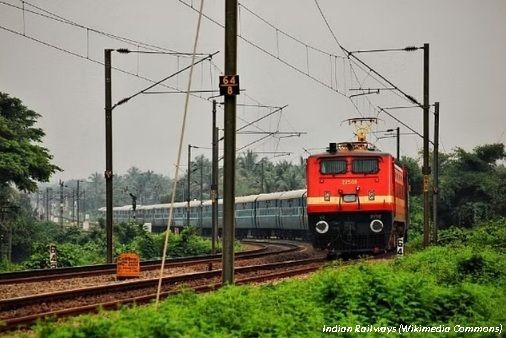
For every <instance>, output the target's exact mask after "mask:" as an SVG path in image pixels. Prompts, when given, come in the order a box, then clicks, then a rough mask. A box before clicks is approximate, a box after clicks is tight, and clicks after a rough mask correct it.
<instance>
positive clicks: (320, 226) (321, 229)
mask: <svg viewBox="0 0 506 338" xmlns="http://www.w3.org/2000/svg"><path fill="white" fill-rule="evenodd" d="M315 229H316V232H317V233H319V234H322V235H323V234H324V233H326V232H327V231H329V224H328V223H327V222H325V221H319V222H318V223H316V225H315Z"/></svg>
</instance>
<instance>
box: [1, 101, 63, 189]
mask: <svg viewBox="0 0 506 338" xmlns="http://www.w3.org/2000/svg"><path fill="white" fill-rule="evenodd" d="M39 117H40V115H39V114H37V113H35V112H34V111H32V110H29V109H28V108H27V107H25V106H24V105H23V104H22V102H21V100H19V99H16V98H11V97H9V95H8V94H5V93H1V92H0V185H8V184H9V183H14V184H15V185H16V186H17V187H18V189H20V190H23V191H36V190H37V184H36V181H42V182H44V181H47V180H48V179H49V177H50V176H51V174H53V173H54V172H56V171H58V170H61V169H60V168H58V167H57V166H55V165H53V164H51V163H50V160H51V159H52V156H51V155H50V154H49V151H48V150H47V149H46V148H44V147H41V146H39V145H37V144H35V143H38V142H41V141H42V137H43V136H44V132H43V131H42V129H40V128H35V127H34V125H35V123H36V122H37V118H39Z"/></svg>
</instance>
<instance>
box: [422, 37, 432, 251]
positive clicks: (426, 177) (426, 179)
mask: <svg viewBox="0 0 506 338" xmlns="http://www.w3.org/2000/svg"><path fill="white" fill-rule="evenodd" d="M429 102H430V101H429V44H428V43H425V44H424V45H423V168H422V174H423V246H424V247H427V246H428V245H429V233H430V224H429V222H430V203H429V202H430V201H429V190H430V167H429V108H430V103H429Z"/></svg>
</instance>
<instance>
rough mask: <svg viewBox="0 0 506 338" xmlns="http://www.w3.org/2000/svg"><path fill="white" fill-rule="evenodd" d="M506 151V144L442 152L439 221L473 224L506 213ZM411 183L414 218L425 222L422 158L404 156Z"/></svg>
mask: <svg viewBox="0 0 506 338" xmlns="http://www.w3.org/2000/svg"><path fill="white" fill-rule="evenodd" d="M505 159H506V153H505V148H504V144H502V143H498V144H486V145H480V146H477V147H475V148H474V149H473V151H470V152H468V151H465V150H464V149H461V148H456V149H455V150H454V151H453V152H451V153H449V154H444V153H440V154H439V163H440V169H439V196H440V198H439V202H440V203H439V208H438V210H439V214H438V215H439V221H440V226H441V227H442V228H446V227H449V226H451V225H455V226H460V227H470V226H471V225H473V224H476V223H478V222H480V221H484V220H488V219H492V218H495V217H499V216H506V167H505V165H504V160H505ZM401 162H402V163H403V164H404V165H406V167H407V168H408V171H409V182H410V186H411V196H412V199H411V221H412V224H414V225H415V228H416V225H421V224H422V217H423V216H422V193H423V192H422V180H423V176H422V172H421V165H420V161H417V160H416V159H413V158H409V157H403V158H402V161H401Z"/></svg>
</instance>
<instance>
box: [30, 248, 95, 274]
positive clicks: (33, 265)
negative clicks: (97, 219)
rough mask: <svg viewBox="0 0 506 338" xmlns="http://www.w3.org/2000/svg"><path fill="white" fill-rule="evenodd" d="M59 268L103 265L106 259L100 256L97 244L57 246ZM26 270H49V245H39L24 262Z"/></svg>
mask: <svg viewBox="0 0 506 338" xmlns="http://www.w3.org/2000/svg"><path fill="white" fill-rule="evenodd" d="M56 252H57V262H58V263H57V264H58V267H69V266H78V265H90V264H97V263H103V261H104V258H103V257H102V256H100V255H99V252H100V249H99V247H98V246H97V244H96V243H88V244H85V245H83V246H81V245H78V244H73V243H63V244H56ZM23 267H24V268H25V269H47V268H49V267H50V264H49V244H46V245H43V244H37V245H35V248H34V249H33V254H32V255H31V256H30V258H29V259H28V260H26V261H25V262H23Z"/></svg>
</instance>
